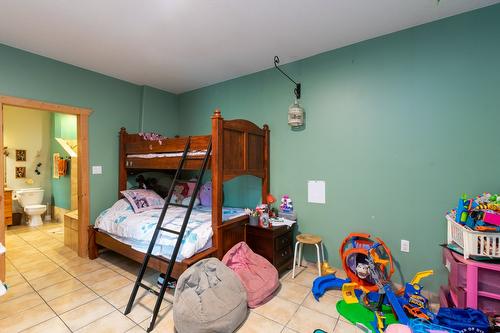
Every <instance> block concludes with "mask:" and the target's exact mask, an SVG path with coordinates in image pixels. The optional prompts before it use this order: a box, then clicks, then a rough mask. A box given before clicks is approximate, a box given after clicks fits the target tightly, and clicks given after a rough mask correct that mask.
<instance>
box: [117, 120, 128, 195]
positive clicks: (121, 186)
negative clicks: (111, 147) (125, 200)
mask: <svg viewBox="0 0 500 333" xmlns="http://www.w3.org/2000/svg"><path fill="white" fill-rule="evenodd" d="M126 136H127V130H126V129H125V127H122V128H121V129H120V143H119V157H118V161H119V162H118V163H119V165H118V199H120V198H121V193H120V191H123V190H126V189H127V166H126V165H125V163H126V161H127V155H126V152H125V144H126V140H125V138H126Z"/></svg>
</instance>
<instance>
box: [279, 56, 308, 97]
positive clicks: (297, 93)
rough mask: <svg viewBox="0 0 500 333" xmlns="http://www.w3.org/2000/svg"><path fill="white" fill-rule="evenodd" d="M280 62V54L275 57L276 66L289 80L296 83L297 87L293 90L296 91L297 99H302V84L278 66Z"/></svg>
mask: <svg viewBox="0 0 500 333" xmlns="http://www.w3.org/2000/svg"><path fill="white" fill-rule="evenodd" d="M279 63H280V58H279V57H278V56H275V57H274V67H275V68H276V69H277V70H279V71H280V73H281V74H283V75H284V76H285V77H286V78H287V79H288V80H290V81H292V82H293V83H294V84H295V89H294V90H293V92H294V93H295V97H297V99H300V93H301V85H300V83H298V82H295V80H294V79H292V78H291V77H290V76H289V75H288V74H287V73H285V72H284V71H283V70H282V69H281V68H279V67H278V64H279Z"/></svg>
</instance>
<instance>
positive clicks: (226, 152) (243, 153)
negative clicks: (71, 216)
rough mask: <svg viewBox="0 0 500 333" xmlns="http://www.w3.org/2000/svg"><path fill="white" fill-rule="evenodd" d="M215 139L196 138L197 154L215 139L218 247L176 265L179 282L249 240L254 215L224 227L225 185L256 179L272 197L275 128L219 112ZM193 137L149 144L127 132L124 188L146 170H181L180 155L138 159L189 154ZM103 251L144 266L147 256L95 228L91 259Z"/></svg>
mask: <svg viewBox="0 0 500 333" xmlns="http://www.w3.org/2000/svg"><path fill="white" fill-rule="evenodd" d="M211 119H212V134H211V136H210V135H202V136H191V147H190V150H191V151H195V150H203V149H206V147H207V145H208V141H209V139H210V137H211V138H212V156H211V159H210V164H209V168H210V169H211V173H212V230H213V236H212V247H211V248H209V249H207V250H204V251H202V252H199V253H196V254H195V255H194V256H192V257H190V258H187V259H184V260H183V261H182V262H177V263H176V264H175V265H174V271H173V274H172V275H173V276H174V277H176V278H177V277H178V276H179V275H180V274H181V273H182V272H183V271H184V270H186V269H187V268H188V267H189V266H191V265H192V264H194V263H196V262H197V261H199V260H201V259H204V258H207V257H217V258H219V259H221V258H222V256H223V255H224V254H225V253H226V252H227V251H228V250H229V249H230V248H231V247H232V246H233V245H235V244H236V243H238V242H240V241H243V240H244V237H245V224H246V223H247V222H248V216H240V217H236V218H234V219H231V220H227V221H224V223H222V222H223V221H222V218H223V214H222V204H223V183H224V182H225V181H228V180H230V179H233V178H235V177H238V176H242V175H253V176H255V177H258V178H261V180H262V198H263V200H265V198H266V197H267V195H268V193H269V127H268V126H267V125H264V126H263V127H262V128H260V127H259V126H257V125H255V124H254V123H252V122H250V121H248V120H243V119H236V120H224V118H223V117H222V115H221V113H220V111H219V110H215V111H214V114H213V115H212V117H211ZM186 140H187V137H176V138H168V139H164V140H161V142H159V141H146V140H144V139H143V138H142V137H141V136H139V135H138V134H129V133H127V131H126V130H125V128H122V129H121V131H120V147H119V186H118V187H119V188H118V197H119V198H120V196H121V194H120V191H122V190H125V189H127V176H128V174H129V173H139V172H144V171H155V170H156V171H158V170H175V169H177V167H178V165H179V161H180V159H181V157H180V156H174V157H170V156H168V157H166V156H164V157H153V158H137V157H133V155H138V154H171V153H180V152H182V151H183V149H184V146H185V143H186ZM203 157H204V156H203V155H202V154H200V155H193V156H191V158H190V159H189V160H186V161H185V163H184V167H183V169H185V170H186V169H187V170H198V169H199V168H200V166H201V163H202V161H203ZM99 247H103V248H107V249H110V250H112V251H114V252H117V253H120V254H122V255H124V256H126V257H128V258H131V259H133V260H135V261H138V262H141V263H142V261H143V259H144V253H142V252H139V251H136V250H134V249H132V247H131V246H130V245H128V244H125V243H122V242H120V241H118V240H116V239H115V238H113V237H111V236H109V235H108V234H107V233H104V232H102V231H99V230H98V229H97V228H94V227H93V226H90V228H89V258H90V259H95V258H97V257H98V255H99V251H98V250H99ZM148 266H149V267H151V268H153V269H155V270H157V271H161V272H164V271H165V270H166V266H167V264H166V263H165V262H163V261H160V260H158V259H155V258H151V259H150V260H149V264H148Z"/></svg>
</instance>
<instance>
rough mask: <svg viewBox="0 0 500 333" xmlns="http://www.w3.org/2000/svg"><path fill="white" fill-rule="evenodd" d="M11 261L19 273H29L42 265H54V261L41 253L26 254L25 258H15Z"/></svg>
mask: <svg viewBox="0 0 500 333" xmlns="http://www.w3.org/2000/svg"><path fill="white" fill-rule="evenodd" d="M11 261H12V264H13V265H14V266H16V269H17V270H18V271H19V272H27V271H30V270H33V269H36V268H37V267H39V266H41V265H45V264H51V263H53V262H52V260H50V259H49V258H48V257H46V256H44V255H43V254H41V253H35V254H26V256H25V257H24V256H23V257H21V258H14V259H11Z"/></svg>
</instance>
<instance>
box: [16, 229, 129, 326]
mask: <svg viewBox="0 0 500 333" xmlns="http://www.w3.org/2000/svg"><path fill="white" fill-rule="evenodd" d="M20 238H22V237H20ZM23 240H24V239H23ZM56 240H57V239H56ZM24 241H25V242H26V243H27V244H28V246H31V247H32V248H33V249H35V250H36V251H38V252H40V253H41V254H42V255H43V256H45V257H46V258H48V259H49V260H50V261H52V262H53V263H54V264H56V265H57V266H58V267H59V268H61V269H62V270H63V271H65V272H66V273H68V274H69V275H70V276H71V277H72V278H74V279H75V280H77V281H79V282H80V283H82V285H83V286H85V287H86V288H88V289H89V290H90V291H92V292H93V293H94V294H95V295H97V298H95V299H93V300H90V301H88V302H85V303H83V304H80V305H79V306H77V307H75V308H74V309H76V308H78V307H80V306H82V305H85V304H88V303H90V302H92V301H95V300H96V299H99V298H100V299H102V300H103V301H104V302H106V303H108V304H109V305H110V306H111V307H113V308H114V309H115V310H117V311H119V312H120V310H119V309H118V308H116V307H115V306H114V305H113V304H111V303H109V302H108V301H107V300H105V299H104V298H103V297H102V296H101V295H99V294H97V293H96V292H95V291H94V290H92V288H91V287H90V286H88V285H87V284H85V283H84V282H83V281H81V280H80V279H78V277H76V276H74V275H72V274H71V273H70V272H68V271H66V269H64V267H62V266H60V265H59V264H58V263H57V262H55V261H54V260H52V258H50V257H49V256H47V255H46V254H45V253H43V252H42V251H40V250H39V249H38V248H37V247H35V246H34V245H32V244H31V243H30V242H28V241H26V240H24ZM57 241H59V240H57ZM11 264H12V263H11ZM12 266H13V267H14V269H16V271H18V272H19V274H21V276H22V277H23V278H24V279H25V280H26V283H28V285H29V286H30V287H31V288H32V289H33V291H34V292H35V293H36V294H37V295H38V296H39V297H40V298H41V299H42V301H43V302H44V303H45V304H46V305H47V306H48V307H49V309H50V310H51V311H52V312H53V313H54V314H55V317H58V318H59V320H61V321H62V322H63V324H64V325H65V326H66V327H67V328H68V330H69V331H70V332H73V330H71V328H70V327H69V326H68V325H67V324H66V322H65V321H64V320H63V319H62V318H61V315H63V314H65V313H68V312H70V311H72V310H74V309H70V310H68V311H65V312H63V313H61V314H60V315H59V314H58V313H56V312H55V311H54V309H52V307H51V306H50V305H49V304H48V302H47V301H46V300H45V299H44V298H43V297H42V296H41V295H40V293H38V291H37V290H36V289H35V288H34V287H33V286H32V285H31V284H30V283H29V282H28V281H27V279H26V278H25V277H24V275H23V273H21V272H20V271H19V270H18V269H17V268H16V266H15V265H14V264H12ZM103 267H105V266H104V265H103ZM89 273H92V272H89ZM115 273H118V272H115ZM48 274H51V273H48ZM48 274H45V275H48ZM118 274H119V273H118ZM45 275H42V276H41V277H43V276H45ZM119 275H121V274H119ZM122 276H123V275H122ZM125 278H126V277H125ZM127 279H128V278H127ZM128 280H130V279H128ZM62 282H64V281H62ZM57 283H60V282H57ZM57 283H54V284H52V285H50V286H47V287H46V288H49V287H51V286H53V285H56V284H57ZM42 289H45V288H42ZM80 289H83V288H80ZM40 290H41V289H40ZM70 293H71V292H68V293H67V294H64V295H60V296H59V297H62V296H65V295H68V294H70ZM16 298H17V297H16ZM56 298H58V297H56ZM14 299H15V298H14ZM30 309H31V308H30ZM26 310H28V309H26ZM113 312H114V311H113ZM120 313H121V312H120ZM108 314H109V313H108ZM108 314H106V315H104V316H102V317H99V318H97V319H96V320H94V321H92V322H91V323H89V324H87V325H85V326H88V325H90V324H92V323H93V322H95V321H97V320H99V319H101V318H104V317H105V316H107V315H108ZM55 317H52V318H49V319H47V320H45V321H42V322H40V323H38V324H35V325H33V326H30V327H27V328H26V329H24V330H23V331H25V330H28V329H30V328H32V327H35V326H37V325H40V324H42V323H44V322H46V321H49V320H51V319H53V318H55ZM7 318H8V317H7ZM127 318H128V317H127ZM129 319H130V318H129ZM132 322H133V323H134V324H136V323H135V322H134V321H133V320H132ZM85 326H82V327H80V328H79V329H82V328H83V327H85Z"/></svg>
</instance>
